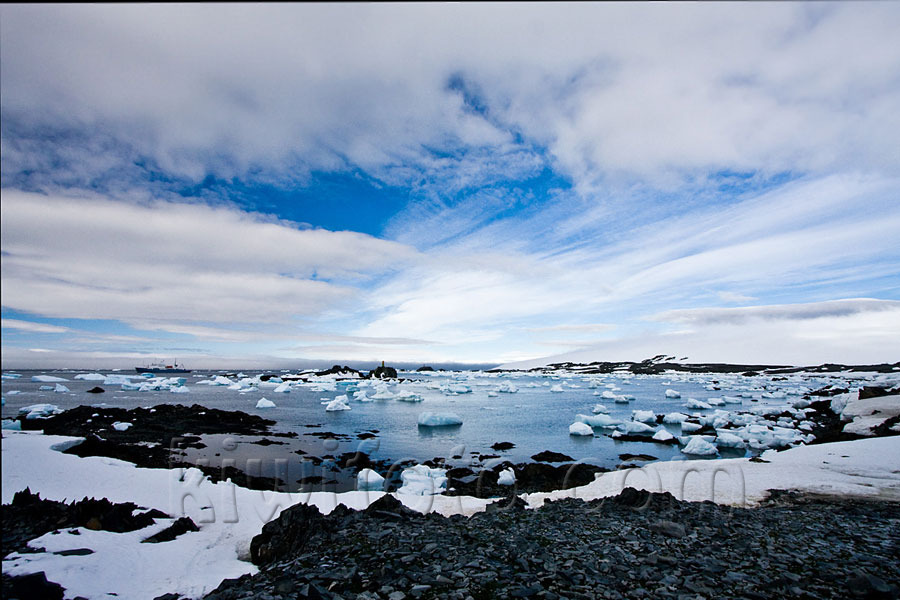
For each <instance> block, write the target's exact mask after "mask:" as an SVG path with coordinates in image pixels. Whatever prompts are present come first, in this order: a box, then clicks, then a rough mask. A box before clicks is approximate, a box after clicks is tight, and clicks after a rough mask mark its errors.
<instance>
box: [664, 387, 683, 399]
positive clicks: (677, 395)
mask: <svg viewBox="0 0 900 600" xmlns="http://www.w3.org/2000/svg"><path fill="white" fill-rule="evenodd" d="M666 398H681V392H676V391H675V390H671V389H670V390H666Z"/></svg>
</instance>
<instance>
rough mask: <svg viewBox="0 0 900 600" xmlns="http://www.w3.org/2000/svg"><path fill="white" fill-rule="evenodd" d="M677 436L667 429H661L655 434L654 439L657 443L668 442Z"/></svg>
mask: <svg viewBox="0 0 900 600" xmlns="http://www.w3.org/2000/svg"><path fill="white" fill-rule="evenodd" d="M674 437H675V436H674V435H672V434H671V433H669V432H668V431H666V430H665V429H660V430H659V431H657V432H656V433H654V434H653V439H654V440H656V441H657V442H668V441H669V440H671V439H673V438H674Z"/></svg>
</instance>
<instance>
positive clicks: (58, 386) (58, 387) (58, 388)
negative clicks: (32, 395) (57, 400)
mask: <svg viewBox="0 0 900 600" xmlns="http://www.w3.org/2000/svg"><path fill="white" fill-rule="evenodd" d="M53 391H54V392H56V393H57V394H59V393H62V392H68V391H69V388H67V387H66V386H64V385H63V384H61V383H57V384H56V387H54V388H53Z"/></svg>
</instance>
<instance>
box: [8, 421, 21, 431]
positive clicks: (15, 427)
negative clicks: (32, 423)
mask: <svg viewBox="0 0 900 600" xmlns="http://www.w3.org/2000/svg"><path fill="white" fill-rule="evenodd" d="M3 430H4V431H21V430H22V421H19V420H12V419H3Z"/></svg>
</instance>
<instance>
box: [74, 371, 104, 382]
mask: <svg viewBox="0 0 900 600" xmlns="http://www.w3.org/2000/svg"><path fill="white" fill-rule="evenodd" d="M72 379H79V380H81V381H106V375H103V374H102V373H81V374H79V375H76V376H75V377H73V378H72Z"/></svg>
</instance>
